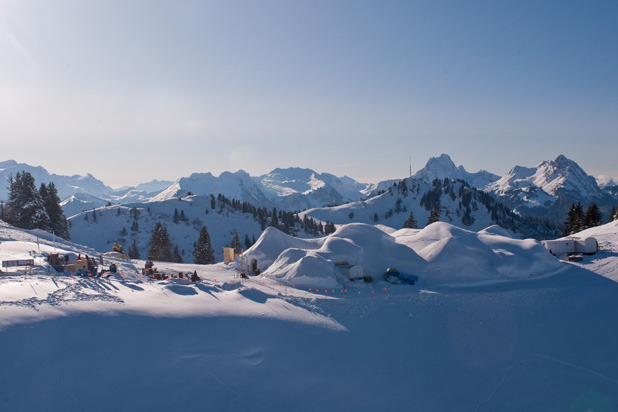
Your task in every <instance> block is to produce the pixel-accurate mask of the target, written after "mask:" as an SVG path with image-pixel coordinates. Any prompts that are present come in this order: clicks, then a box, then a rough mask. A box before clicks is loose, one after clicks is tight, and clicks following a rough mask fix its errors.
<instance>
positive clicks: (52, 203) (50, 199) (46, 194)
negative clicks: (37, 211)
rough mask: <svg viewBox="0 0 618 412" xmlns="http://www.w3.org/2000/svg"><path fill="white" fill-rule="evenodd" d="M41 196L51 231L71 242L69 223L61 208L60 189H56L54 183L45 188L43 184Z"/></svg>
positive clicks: (40, 190)
mask: <svg viewBox="0 0 618 412" xmlns="http://www.w3.org/2000/svg"><path fill="white" fill-rule="evenodd" d="M39 194H40V195H41V198H42V199H43V206H44V207H45V211H46V212H47V215H48V216H49V220H50V229H51V230H52V231H53V232H54V233H55V234H56V236H58V237H61V238H63V239H66V240H69V239H70V238H71V234H70V232H69V223H68V221H67V218H66V217H65V216H64V212H63V211H62V207H61V206H60V197H58V189H56V185H55V184H54V182H50V183H49V185H47V186H45V183H41V188H40V189H39Z"/></svg>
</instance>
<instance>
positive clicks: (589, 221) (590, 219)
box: [584, 203, 603, 229]
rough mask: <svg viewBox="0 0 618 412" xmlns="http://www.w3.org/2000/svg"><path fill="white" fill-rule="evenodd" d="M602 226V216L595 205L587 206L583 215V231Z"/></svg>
mask: <svg viewBox="0 0 618 412" xmlns="http://www.w3.org/2000/svg"><path fill="white" fill-rule="evenodd" d="M602 224H603V215H602V214H601V211H600V210H599V207H598V206H597V204H596V203H592V204H591V205H590V206H588V209H587V210H586V214H585V215H584V229H588V228H590V227H595V226H600V225H602Z"/></svg>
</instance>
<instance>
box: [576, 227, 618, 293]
mask: <svg viewBox="0 0 618 412" xmlns="http://www.w3.org/2000/svg"><path fill="white" fill-rule="evenodd" d="M572 236H574V237H582V238H586V237H594V238H595V239H596V240H597V242H598V243H599V248H600V250H599V251H598V252H597V253H596V254H594V255H590V256H586V255H584V256H583V257H582V258H583V261H582V262H572V264H575V265H578V266H581V267H583V268H586V269H588V270H590V271H593V272H596V273H603V274H604V276H606V277H608V278H610V279H612V280H614V281H615V282H618V220H614V221H613V222H609V223H606V224H604V225H601V226H597V227H592V228H590V229H586V230H583V231H581V232H579V233H576V234H574V235H572Z"/></svg>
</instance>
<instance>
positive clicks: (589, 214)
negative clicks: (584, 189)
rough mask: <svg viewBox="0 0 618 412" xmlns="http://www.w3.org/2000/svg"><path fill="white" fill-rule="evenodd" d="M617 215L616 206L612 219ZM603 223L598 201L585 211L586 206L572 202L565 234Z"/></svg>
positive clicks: (565, 224) (565, 225)
mask: <svg viewBox="0 0 618 412" xmlns="http://www.w3.org/2000/svg"><path fill="white" fill-rule="evenodd" d="M616 217H618V216H616V211H615V208H614V210H612V213H611V215H610V221H612V220H614V219H615V218H616ZM602 224H603V215H602V214H601V210H600V209H599V207H598V206H597V204H596V203H592V204H591V205H590V206H588V209H587V210H586V212H585V213H584V208H583V206H582V205H581V203H579V202H577V203H572V204H571V207H570V208H569V211H568V213H567V220H566V221H565V222H564V230H563V231H562V235H563V236H568V235H572V234H573V233H577V232H581V231H582V230H584V229H588V228H591V227H595V226H600V225H602Z"/></svg>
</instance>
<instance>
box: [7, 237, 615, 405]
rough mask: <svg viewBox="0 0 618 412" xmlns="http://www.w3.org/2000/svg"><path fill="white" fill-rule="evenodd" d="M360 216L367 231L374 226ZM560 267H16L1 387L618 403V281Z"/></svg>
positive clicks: (129, 401) (315, 401)
mask: <svg viewBox="0 0 618 412" xmlns="http://www.w3.org/2000/svg"><path fill="white" fill-rule="evenodd" d="M345 229H346V230H349V231H351V232H350V233H349V238H350V239H353V238H354V236H355V234H356V233H360V231H362V229H361V228H360V227H358V226H354V225H353V226H350V227H349V228H345ZM359 229H361V230H360V231H359ZM438 229H439V230H436V232H441V231H446V232H447V235H448V236H459V240H460V241H461V243H462V244H464V246H465V245H467V246H468V247H471V248H476V247H477V246H479V244H478V243H476V240H475V239H474V238H476V239H477V240H479V239H482V238H484V237H490V238H491V237H492V236H495V237H496V238H505V239H498V240H495V239H494V240H495V242H489V243H490V244H492V245H494V246H492V247H495V245H497V244H501V245H502V244H504V243H506V244H509V243H510V242H511V241H510V240H509V238H508V236H505V233H504V232H502V231H501V230H499V229H497V228H489V229H488V230H486V231H484V232H478V233H477V234H476V235H472V234H462V233H458V232H453V231H452V230H451V231H449V230H448V228H447V227H441V228H440V227H438ZM421 232H422V231H416V232H415V231H411V232H409V233H403V232H402V233H399V234H398V235H397V239H398V240H406V239H405V238H406V237H409V238H410V239H407V240H406V242H409V241H412V240H411V239H413V238H414V237H416V236H419V235H421ZM371 233H373V232H371ZM434 234H435V233H434ZM342 235H343V233H339V236H342ZM373 235H374V236H376V237H377V239H378V241H380V240H379V239H381V238H380V236H381V235H379V234H378V233H373ZM0 236H1V238H2V240H0V241H1V242H2V243H0V256H2V259H5V258H6V257H7V256H8V257H9V258H17V257H21V256H22V255H24V254H29V253H30V252H32V251H34V252H33V253H34V257H35V259H39V258H40V256H39V254H38V253H39V252H38V251H37V249H36V248H34V246H33V245H34V244H35V241H36V234H34V233H31V232H26V231H20V230H15V229H12V228H10V227H8V226H6V225H0ZM466 236H469V238H468V237H466ZM422 237H423V238H425V240H424V241H425V242H427V238H428V234H427V235H425V236H422ZM374 241H376V240H375V239H374V238H366V239H365V242H366V243H368V244H372V243H374ZM496 242H497V243H496ZM485 243H487V242H485ZM400 246H402V247H405V246H403V245H400ZM41 247H42V248H43V244H42V243H41ZM45 247H46V248H47V247H52V248H53V244H52V243H51V241H50V240H45ZM56 247H59V245H58V244H56ZM62 247H63V248H66V249H70V248H71V247H74V248H75V251H77V250H78V249H79V246H77V245H75V246H72V245H71V244H69V243H66V242H65V243H63V244H62ZM532 249H534V248H532ZM83 250H85V249H83ZM523 250H524V252H523V253H524V256H528V257H531V256H533V255H532V254H528V255H525V253H527V252H525V250H526V249H525V248H523ZM41 253H43V250H41ZM477 259H481V258H480V257H478V255H477ZM140 263H141V262H135V265H136V266H139V264H140ZM479 263H481V262H479ZM558 264H559V265H561V266H563V267H564V269H563V270H561V271H560V272H559V273H557V274H555V275H554V276H543V277H539V278H532V279H525V280H522V279H520V280H514V281H508V282H502V283H491V284H485V285H478V284H477V285H476V286H474V287H471V286H468V287H455V286H453V285H450V286H425V287H418V286H407V285H390V284H389V285H385V284H380V283H374V284H365V283H363V282H360V283H359V282H351V283H349V284H348V285H346V286H347V288H346V291H345V292H341V291H340V290H328V291H325V290H323V289H322V288H320V290H319V291H318V292H317V293H316V292H315V290H312V291H309V290H308V288H307V287H304V288H301V287H296V288H292V287H290V286H288V287H285V286H284V285H280V282H278V281H277V280H275V279H272V278H269V277H268V276H260V277H258V278H250V279H247V280H241V279H238V278H235V277H234V276H236V271H235V270H234V269H233V267H232V266H230V267H225V266H224V265H222V264H218V265H212V266H198V265H178V264H161V263H159V262H158V263H157V265H159V266H161V265H163V266H161V268H162V269H163V270H164V271H166V272H167V273H169V274H171V273H172V272H173V271H176V272H177V271H179V270H182V271H184V272H187V271H192V270H197V271H198V273H199V274H200V276H202V278H203V281H202V282H200V283H197V284H191V283H190V282H188V281H186V280H184V279H168V280H166V281H152V280H147V279H144V278H140V277H139V273H138V272H137V271H136V270H135V269H131V266H130V264H127V265H126V266H125V267H123V268H122V272H123V273H122V274H124V275H125V276H121V274H118V275H117V276H115V277H110V278H103V279H89V278H78V277H70V276H69V275H67V274H64V275H62V274H55V275H54V276H51V273H49V274H48V268H47V267H46V266H45V264H44V263H42V262H40V261H37V266H35V268H34V273H32V274H28V275H26V276H24V275H23V273H22V274H16V273H10V274H3V275H1V276H0V322H1V323H0V325H2V326H0V364H1V365H2V373H1V374H0V388H2V389H1V391H2V392H1V393H2V398H1V401H0V402H1V403H2V408H3V410H22V411H40V410H76V409H78V410H82V409H83V410H112V409H116V410H145V409H148V410H177V409H193V410H196V409H197V410H203V409H208V410H217V411H246V410H252V411H272V410H295V411H315V410H342V411H375V410H410V409H413V410H463V411H468V410H470V411H472V410H474V411H494V410H582V411H583V410H612V409H613V408H615V407H616V405H618V352H617V351H616V350H615V348H616V347H617V345H618V330H617V329H616V328H615V320H616V318H615V316H616V315H615V314H616V313H618V284H616V283H615V282H613V281H611V280H609V279H607V278H605V277H602V276H599V275H598V274H595V273H592V272H590V271H588V270H585V269H583V268H581V267H578V266H575V265H572V264H568V263H560V262H558ZM603 274H605V275H606V273H603ZM245 281H246V283H244V282H245ZM383 286H385V287H383Z"/></svg>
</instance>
